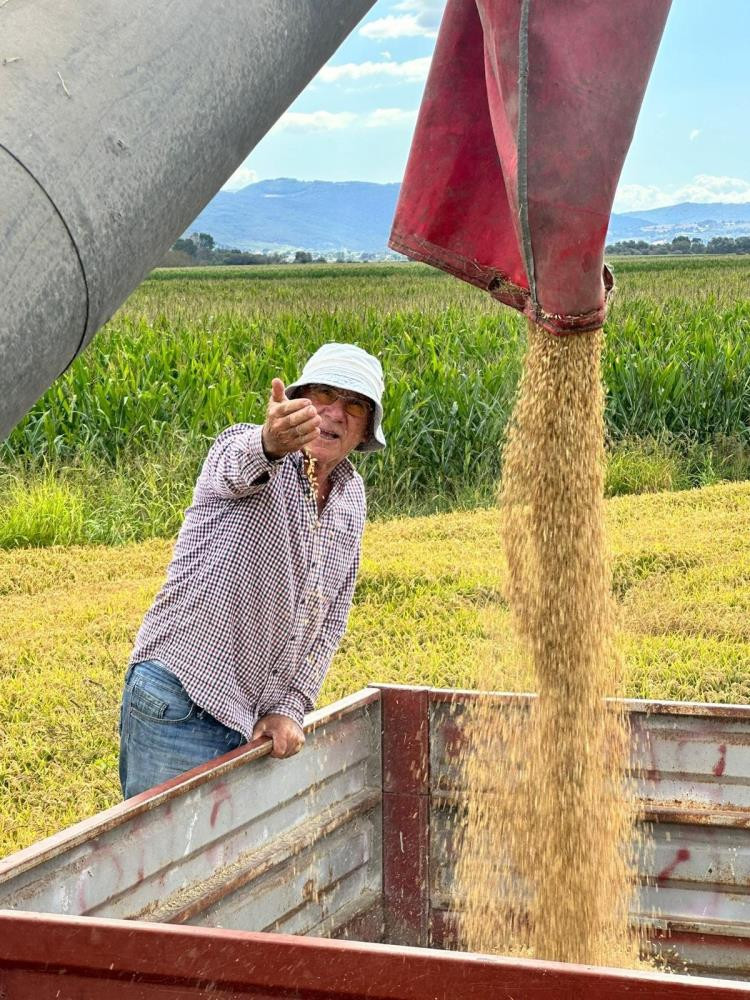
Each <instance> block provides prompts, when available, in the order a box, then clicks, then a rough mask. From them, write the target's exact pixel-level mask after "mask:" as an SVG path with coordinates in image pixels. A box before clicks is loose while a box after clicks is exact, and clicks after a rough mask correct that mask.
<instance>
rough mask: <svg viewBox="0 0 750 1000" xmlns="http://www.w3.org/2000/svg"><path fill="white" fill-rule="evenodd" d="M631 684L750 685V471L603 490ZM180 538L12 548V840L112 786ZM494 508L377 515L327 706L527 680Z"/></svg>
mask: <svg viewBox="0 0 750 1000" xmlns="http://www.w3.org/2000/svg"><path fill="white" fill-rule="evenodd" d="M607 518H608V523H609V533H610V538H611V544H612V549H613V553H614V580H615V593H616V595H617V598H618V601H619V606H620V611H621V621H622V638H621V643H622V647H623V651H624V653H625V661H626V678H625V682H626V693H627V694H629V695H632V696H635V697H647V698H667V699H670V698H676V699H681V700H698V701H716V702H738V703H743V704H746V703H747V702H748V700H750V673H749V672H748V669H747V665H748V663H749V662H750V572H749V571H748V566H750V483H743V484H734V485H722V486H714V487H709V488H706V489H704V490H692V491H687V492H682V493H677V492H675V493H660V494H654V495H651V496H640V497H619V498H615V499H612V500H609V501H608V502H607ZM171 548H172V543H171V542H169V541H163V540H152V541H148V542H143V543H138V544H130V545H123V546H120V547H109V548H108V547H103V546H86V547H78V548H76V547H72V548H62V547H59V548H47V549H32V548H26V549H16V550H14V551H7V552H0V731H1V732H2V734H3V739H2V741H0V855H1V854H3V853H4V852H8V851H11V850H14V849H17V848H20V847H22V846H24V845H26V844H29V843H31V842H33V841H34V840H36V839H38V838H40V837H43V836H45V835H47V834H50V833H52V832H54V831H55V830H57V829H60V828H61V827H63V826H65V825H67V824H70V823H73V822H75V821H76V820H78V819H81V818H83V817H84V816H87V815H90V814H92V813H94V812H96V811H97V810H100V809H103V808H105V807H106V806H109V805H111V804H112V803H113V802H115V801H117V799H118V796H119V792H118V785H117V731H116V725H117V710H118V704H119V697H120V689H121V684H122V678H123V674H124V670H125V664H126V662H127V659H128V657H129V654H130V650H131V648H132V642H133V638H134V635H135V632H136V630H137V628H138V626H139V624H140V621H141V618H142V616H143V613H144V611H145V610H146V608H147V607H148V605H149V603H150V602H151V600H152V598H153V595H154V593H155V591H156V590H157V588H158V587H159V586H160V584H161V582H162V580H163V576H164V570H165V567H166V564H167V561H168V559H169V555H170V552H171ZM502 583H503V560H502V556H501V553H500V539H499V518H498V512H497V511H496V510H494V509H491V510H477V511H471V512H457V513H452V514H445V515H440V516H432V517H422V518H399V519H395V520H389V521H388V520H383V521H380V522H378V523H376V524H371V525H369V526H368V528H367V530H366V535H365V544H364V553H363V562H362V571H361V575H360V580H359V583H358V587H357V592H356V596H355V605H354V608H353V611H352V616H351V621H350V628H349V631H348V633H347V635H346V637H345V640H344V642H343V644H342V646H341V649H340V650H339V652H338V654H337V656H336V658H335V660H334V664H333V667H332V669H331V672H330V675H329V677H328V679H327V681H326V684H325V687H324V691H323V697H322V703H324V704H325V703H328V702H330V701H332V700H334V699H336V698H338V697H340V696H342V695H344V694H347V693H349V692H351V691H354V690H357V689H358V688H360V687H362V686H364V685H366V684H368V683H370V682H372V681H385V682H398V683H416V684H429V685H435V686H454V687H463V688H474V687H477V686H478V685H481V684H483V683H485V684H491V686H492V687H494V688H499V689H500V688H505V689H507V690H528V689H529V688H530V687H531V686H532V683H533V682H532V680H531V676H530V673H529V670H528V667H527V666H526V664H525V661H524V658H523V656H522V655H520V652H519V649H518V647H517V646H516V643H515V640H514V638H513V636H512V633H511V630H510V625H509V621H508V611H507V607H506V605H505V602H504V600H503V598H502Z"/></svg>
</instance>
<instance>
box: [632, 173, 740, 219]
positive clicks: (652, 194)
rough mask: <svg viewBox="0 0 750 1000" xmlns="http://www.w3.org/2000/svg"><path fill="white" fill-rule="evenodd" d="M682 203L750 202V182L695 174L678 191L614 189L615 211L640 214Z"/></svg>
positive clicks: (652, 187) (640, 186)
mask: <svg viewBox="0 0 750 1000" xmlns="http://www.w3.org/2000/svg"><path fill="white" fill-rule="evenodd" d="M683 201H693V202H713V201H723V202H731V203H733V204H742V203H745V202H750V181H746V180H744V179H743V178H741V177H717V176H713V175H711V174H697V175H696V176H695V177H694V178H693V179H692V181H690V182H689V183H687V184H682V185H680V186H679V187H676V186H672V187H658V186H657V185H654V184H650V185H644V184H623V185H621V186H620V187H619V188H618V189H617V195H616V196H615V204H614V211H615V212H643V211H646V210H647V209H649V208H661V207H662V206H664V205H679V204H680V202H683Z"/></svg>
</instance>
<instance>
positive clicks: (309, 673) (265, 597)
mask: <svg viewBox="0 0 750 1000" xmlns="http://www.w3.org/2000/svg"><path fill="white" fill-rule="evenodd" d="M260 433H261V428H260V427H259V426H255V425H253V424H236V425H234V426H232V427H229V428H227V429H226V430H225V431H223V432H222V433H221V434H220V435H219V436H218V438H217V439H216V441H215V442H214V444H213V445H212V447H211V449H210V451H209V453H208V455H207V457H206V460H205V462H204V464H203V469H202V471H201V473H200V476H199V477H198V481H197V483H196V486H195V492H194V494H193V503H192V505H191V506H190V507H189V508H188V510H187V512H186V515H185V520H184V522H183V525H182V528H181V529H180V533H179V535H178V538H177V542H176V544H175V549H174V553H173V556H172V561H171V563H170V564H169V568H168V570H167V579H166V582H165V583H164V586H163V587H162V589H161V590H160V591H159V593H158V594H157V596H156V599H155V600H154V603H153V605H152V606H151V608H150V610H149V611H148V613H147V614H146V617H145V619H144V621H143V624H142V626H141V628H140V631H139V632H138V635H137V637H136V641H135V648H134V650H133V653H132V656H131V658H130V662H131V663H138V662H139V661H141V660H151V659H153V660H160V661H161V662H162V663H163V664H164V665H165V666H167V667H168V668H169V669H170V670H171V671H172V672H173V673H174V674H176V676H177V677H178V678H179V679H180V681H181V682H182V684H183V686H184V687H185V690H186V691H187V692H188V694H189V695H190V697H191V698H192V699H193V701H195V703H196V704H197V705H199V706H200V707H201V708H204V709H206V711H207V712H209V713H210V714H211V715H213V716H214V717H215V718H216V719H218V720H219V721H220V722H223V723H224V725H226V726H229V727H230V728H231V729H236V730H239V732H241V733H243V734H244V736H245V737H246V738H247V739H250V738H251V736H252V731H253V727H254V726H255V723H256V722H257V720H258V719H259V718H260V717H261V716H263V715H267V714H268V713H270V712H275V713H280V714H281V715H287V716H289V717H290V718H292V719H294V720H295V721H296V722H298V723H300V724H302V720H303V716H304V713H305V712H306V711H309V710H310V709H311V708H312V707H313V704H314V703H315V699H316V698H317V696H318V692H319V691H320V686H321V684H322V682H323V678H324V677H325V674H326V671H327V670H328V667H329V665H330V662H331V659H332V657H333V654H334V652H335V651H336V648H337V646H338V644H339V642H340V640H341V637H342V636H343V634H344V631H345V629H346V622H347V619H348V617H349V610H350V608H351V603H352V595H353V593H354V583H355V579H356V576H357V570H358V568H359V559H360V546H361V539H362V531H363V528H364V522H365V513H366V505H365V491H364V484H363V482H362V477H361V476H360V475H359V474H358V473H357V472H356V471H355V470H354V467H353V466H352V464H351V463H350V462H349V461H343V462H341V463H340V464H339V465H338V466H337V467H336V469H335V470H334V471H333V472H332V473H331V477H330V481H331V492H330V495H329V498H328V501H327V502H326V504H325V507H324V508H323V512H322V514H321V515H320V517H318V514H317V507H316V503H315V499H314V496H313V493H312V490H311V488H310V484H309V482H308V480H307V476H306V475H305V470H304V463H303V461H302V456H301V454H300V453H299V452H296V453H293V454H291V455H286V456H285V457H284V458H283V459H280V460H279V461H277V462H271V461H269V460H268V459H267V458H266V456H265V454H264V452H263V447H262V444H261V436H260Z"/></svg>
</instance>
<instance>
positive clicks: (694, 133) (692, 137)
mask: <svg viewBox="0 0 750 1000" xmlns="http://www.w3.org/2000/svg"><path fill="white" fill-rule="evenodd" d="M700 134H701V130H700V129H699V128H694V129H693V131H692V132H691V133H690V141H691V142H693V141H694V140H695V139H697V138H698V136H699V135H700Z"/></svg>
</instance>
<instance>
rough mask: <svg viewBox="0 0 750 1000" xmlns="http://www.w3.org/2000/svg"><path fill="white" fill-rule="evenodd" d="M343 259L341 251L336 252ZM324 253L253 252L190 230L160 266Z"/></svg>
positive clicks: (282, 260) (301, 259) (308, 259)
mask: <svg viewBox="0 0 750 1000" xmlns="http://www.w3.org/2000/svg"><path fill="white" fill-rule="evenodd" d="M340 256H341V258H342V259H344V256H345V255H344V254H341V255H340ZM375 256H376V255H375V254H361V255H360V257H361V259H363V260H364V259H370V258H372V259H375ZM326 263H328V261H327V260H326V258H325V257H322V256H317V257H316V256H315V255H314V254H311V253H310V252H309V251H308V250H294V251H288V252H286V253H254V252H252V251H248V250H239V249H237V248H232V247H219V246H217V245H216V240H215V239H214V238H213V236H212V235H211V234H210V233H191V234H190V236H186V237H182V238H181V239H179V240H175V242H174V243H173V244H172V246H171V247H170V249H169V251H168V252H167V254H166V257H165V259H164V260H163V261H162V264H163V266H164V267H190V266H193V265H198V264H200V265H201V266H203V267H207V266H212V265H222V264H326Z"/></svg>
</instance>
